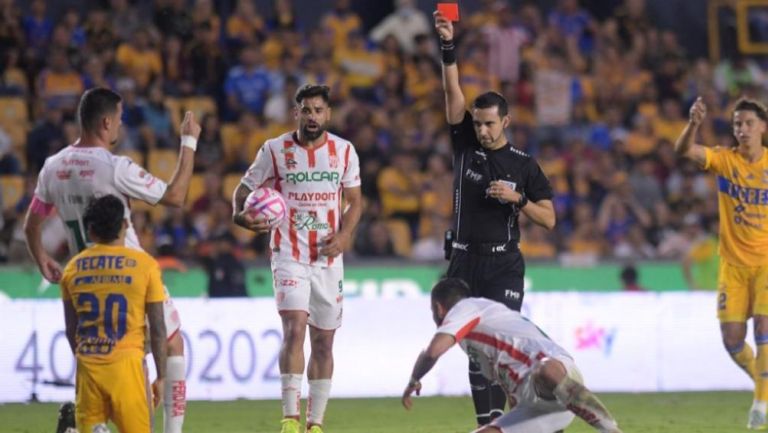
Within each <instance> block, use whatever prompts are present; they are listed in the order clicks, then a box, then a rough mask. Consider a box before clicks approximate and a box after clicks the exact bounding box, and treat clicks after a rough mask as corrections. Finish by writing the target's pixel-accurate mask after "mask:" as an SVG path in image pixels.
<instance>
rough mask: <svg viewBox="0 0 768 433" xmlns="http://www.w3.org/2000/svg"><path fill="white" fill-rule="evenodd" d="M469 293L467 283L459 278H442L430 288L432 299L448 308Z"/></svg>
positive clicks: (470, 292) (467, 296)
mask: <svg viewBox="0 0 768 433" xmlns="http://www.w3.org/2000/svg"><path fill="white" fill-rule="evenodd" d="M471 294H472V291H471V290H470V289H469V285H468V284H467V283H466V282H465V281H464V280H462V279H461V278H443V279H442V280H440V281H438V283H437V284H435V287H433V288H432V301H434V302H437V303H438V304H440V305H442V306H444V307H446V308H448V309H450V308H451V307H453V306H454V305H456V303H457V302H459V301H461V300H462V299H464V298H469V297H470V295H471Z"/></svg>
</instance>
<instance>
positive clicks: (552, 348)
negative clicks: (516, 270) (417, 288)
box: [437, 298, 572, 401]
mask: <svg viewBox="0 0 768 433" xmlns="http://www.w3.org/2000/svg"><path fill="white" fill-rule="evenodd" d="M437 333H438V334H449V335H452V336H454V337H455V338H456V341H457V342H458V343H459V345H460V346H461V348H462V350H464V352H466V353H467V355H468V356H469V358H470V359H471V360H473V361H474V362H476V363H477V364H478V365H480V369H481V371H482V373H483V375H484V376H485V377H487V378H488V379H491V380H494V381H497V382H498V383H500V384H501V385H502V387H504V389H505V390H506V391H507V393H508V394H509V395H511V396H513V397H515V398H516V399H517V400H518V401H519V400H520V395H519V394H520V392H521V391H522V389H521V387H520V385H521V384H522V383H523V381H524V380H525V378H526V377H527V376H528V375H529V374H530V373H531V371H532V369H533V367H534V366H535V365H536V364H537V363H538V362H539V361H540V360H542V359H544V358H562V357H566V358H569V359H572V357H571V356H570V355H569V354H568V352H566V351H565V349H563V348H562V347H560V346H558V345H557V344H556V343H555V342H554V341H552V340H550V338H549V337H547V335H546V334H544V332H542V331H541V330H540V329H539V328H538V327H537V326H536V325H534V324H533V323H532V322H531V321H529V320H528V319H526V318H525V317H523V316H522V315H520V313H519V312H517V311H514V310H510V309H509V308H508V307H506V306H505V305H504V304H501V303H499V302H496V301H492V300H489V299H484V298H467V299H463V300H461V301H459V302H458V303H457V304H456V305H454V306H453V308H451V310H450V311H449V312H448V314H447V315H446V316H445V319H444V320H443V323H442V324H441V325H440V326H439V327H438V329H437Z"/></svg>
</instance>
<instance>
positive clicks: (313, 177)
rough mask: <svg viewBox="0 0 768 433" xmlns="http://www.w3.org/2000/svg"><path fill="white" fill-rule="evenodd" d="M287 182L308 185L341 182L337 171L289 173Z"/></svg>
mask: <svg viewBox="0 0 768 433" xmlns="http://www.w3.org/2000/svg"><path fill="white" fill-rule="evenodd" d="M285 181H286V182H288V183H306V182H334V183H338V182H339V173H337V172H335V171H300V172H298V173H287V174H286V175H285Z"/></svg>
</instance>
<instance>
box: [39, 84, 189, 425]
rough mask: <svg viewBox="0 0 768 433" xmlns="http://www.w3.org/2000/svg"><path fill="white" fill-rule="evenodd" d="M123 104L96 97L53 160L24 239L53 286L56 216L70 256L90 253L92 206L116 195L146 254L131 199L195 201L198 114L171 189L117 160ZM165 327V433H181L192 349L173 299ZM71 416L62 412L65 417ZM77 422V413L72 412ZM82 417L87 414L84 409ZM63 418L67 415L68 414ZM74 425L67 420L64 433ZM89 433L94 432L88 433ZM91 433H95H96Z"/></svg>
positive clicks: (101, 92)
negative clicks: (47, 229) (74, 136)
mask: <svg viewBox="0 0 768 433" xmlns="http://www.w3.org/2000/svg"><path fill="white" fill-rule="evenodd" d="M121 101H122V98H121V96H120V95H118V94H117V93H115V92H113V91H112V90H109V89H105V88H94V89H90V90H88V91H87V92H85V93H84V94H83V96H82V97H81V99H80V105H79V106H78V119H79V122H80V139H79V140H78V141H77V142H76V143H74V144H72V145H70V146H67V147H65V148H64V149H62V150H61V151H59V152H58V153H57V154H55V155H53V156H51V157H50V158H48V159H46V161H45V164H44V165H43V168H42V170H41V171H40V175H39V176H38V180H37V187H36V188H35V195H34V198H33V199H32V203H31V204H30V206H29V210H28V211H27V217H26V220H25V223H24V232H25V234H26V238H27V247H28V249H29V252H30V254H31V255H32V257H33V258H34V260H35V262H36V263H37V265H38V267H39V268H40V272H41V273H42V274H43V277H45V279H46V280H48V281H50V282H54V283H56V282H59V279H60V278H61V266H60V265H59V264H58V263H57V262H56V261H55V260H53V259H52V258H51V257H50V256H49V255H48V254H47V253H46V251H45V250H44V249H43V246H42V224H43V222H44V221H45V219H46V218H47V217H48V216H49V215H50V214H51V212H52V211H53V209H54V208H56V210H57V211H58V214H59V216H60V217H61V219H62V220H64V223H65V224H66V226H67V228H68V233H67V234H68V239H69V251H70V255H73V256H74V255H75V254H77V253H79V252H81V251H82V250H84V249H85V248H86V246H87V244H88V243H90V241H89V239H88V238H87V235H86V234H87V231H86V230H85V225H84V224H83V216H84V215H85V210H86V207H87V206H88V203H89V202H90V201H91V199H93V198H94V197H96V198H98V197H102V196H105V195H108V194H111V195H114V196H116V197H118V198H120V200H121V201H122V202H123V205H124V207H125V218H126V220H128V228H127V231H126V235H125V245H126V246H127V247H129V248H134V249H138V250H141V246H140V245H139V239H138V237H137V236H136V232H135V231H134V229H133V225H132V224H131V223H130V221H131V219H130V218H131V214H130V203H129V201H128V200H129V199H131V198H132V199H137V200H142V201H145V202H147V203H149V204H152V205H155V204H158V203H161V204H164V205H167V206H172V207H181V206H182V205H183V204H184V202H185V200H186V196H187V190H188V189H189V181H190V178H191V177H192V171H193V166H194V159H195V150H196V148H197V140H198V138H199V137H200V125H198V124H197V122H196V121H195V118H194V116H193V114H192V113H191V112H187V114H186V116H185V117H184V120H183V122H182V123H181V135H182V137H181V150H180V151H179V161H178V164H177V167H176V171H175V172H174V173H173V177H172V178H171V181H170V183H169V184H167V185H166V183H165V182H163V181H162V180H160V179H158V178H156V177H154V176H152V174H150V173H148V172H147V171H145V170H144V169H143V168H142V167H140V166H139V165H137V164H135V163H134V162H133V161H131V159H130V158H127V157H125V156H117V155H114V154H112V152H111V151H110V149H111V148H112V147H113V146H114V145H115V144H116V143H117V139H118V135H119V132H120V125H121V124H122V120H121V118H122V115H123V105H122V102H121ZM164 314H165V324H166V329H167V332H168V361H167V371H166V380H165V389H164V390H163V401H164V409H165V428H164V431H165V433H181V429H182V425H183V423H184V412H185V407H186V382H185V368H186V363H185V362H184V343H183V340H182V338H181V333H180V332H178V331H179V329H180V327H181V322H180V319H179V313H178V311H177V310H176V308H175V307H174V305H173V302H172V301H171V299H170V297H169V296H168V294H167V292H166V299H165V301H164ZM64 410H65V408H64V407H62V412H64ZM66 410H67V413H68V415H69V416H71V415H72V414H71V409H66ZM77 410H79V409H77ZM62 415H63V414H62ZM66 424H68V421H67V420H62V419H60V427H62V428H63V427H66ZM82 433H86V432H82ZM88 433H90V432H88Z"/></svg>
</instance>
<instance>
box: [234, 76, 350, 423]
mask: <svg viewBox="0 0 768 433" xmlns="http://www.w3.org/2000/svg"><path fill="white" fill-rule="evenodd" d="M328 101H329V90H328V87H326V86H318V85H307V86H304V87H302V88H301V89H299V91H298V92H297V94H296V108H295V115H296V119H297V120H298V130H297V131H295V132H287V133H285V134H283V135H281V136H279V137H277V138H273V139H271V140H267V142H266V143H264V146H263V147H262V148H261V149H260V150H259V152H258V154H257V155H256V159H255V161H254V162H253V165H251V167H250V168H249V169H248V172H247V173H246V174H245V176H243V179H242V182H241V184H240V185H239V186H238V188H237V190H236V191H235V193H234V197H233V210H234V212H235V213H234V217H233V219H234V221H235V223H236V224H238V225H241V226H243V227H245V228H248V229H251V230H253V231H255V232H257V233H265V232H267V231H269V226H267V224H266V223H265V222H264V221H259V220H256V219H254V218H253V217H250V216H249V215H248V214H247V212H245V211H243V204H244V203H245V199H246V197H247V196H248V194H249V193H250V192H251V191H253V190H255V189H256V188H259V187H261V186H272V187H274V189H276V190H277V191H279V192H281V193H282V195H283V197H284V198H285V203H286V205H287V209H286V211H287V213H288V218H286V219H285V220H284V221H283V222H282V223H281V224H280V225H279V226H278V227H276V228H275V229H274V230H273V231H272V235H271V242H270V247H271V249H272V275H273V279H274V289H275V298H276V300H277V309H278V311H279V312H280V316H281V318H282V325H283V342H282V345H281V347H280V374H281V381H282V400H283V420H282V427H281V428H282V430H281V431H282V433H300V422H299V420H300V416H301V411H300V399H301V384H302V375H303V373H304V337H305V334H306V328H307V324H309V339H310V343H311V347H312V353H311V354H310V357H309V365H308V366H307V378H308V379H309V400H308V403H307V424H306V431H307V432H310V433H321V432H322V424H323V415H324V414H325V408H326V406H327V403H328V396H329V394H330V388H331V376H332V374H333V354H332V349H333V337H334V333H335V332H336V329H337V328H338V327H339V326H341V312H342V299H343V295H342V280H343V277H344V268H343V264H342V257H341V254H342V251H343V249H344V247H346V246H347V244H348V243H349V241H350V239H351V237H352V233H353V231H354V229H355V226H356V225H357V223H358V221H359V220H360V213H361V211H362V196H361V192H360V167H359V162H358V159H357V154H356V153H355V148H354V147H353V146H352V143H350V142H349V141H347V140H345V139H343V138H341V137H338V136H336V135H333V134H331V133H328V132H326V131H325V129H326V127H327V124H328V121H329V120H330V116H331V108H330V107H329V106H328ZM342 194H343V197H344V200H345V201H346V203H347V204H348V207H347V209H346V211H344V212H343V213H342Z"/></svg>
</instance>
